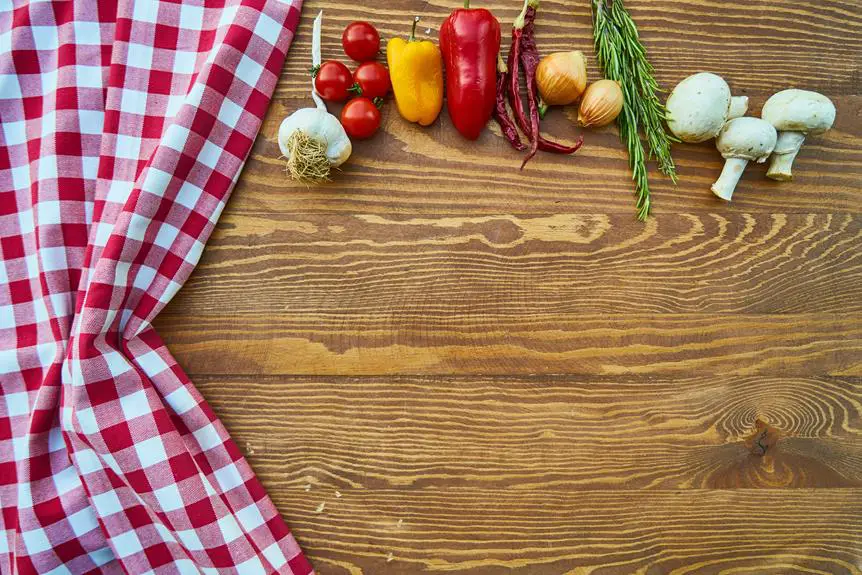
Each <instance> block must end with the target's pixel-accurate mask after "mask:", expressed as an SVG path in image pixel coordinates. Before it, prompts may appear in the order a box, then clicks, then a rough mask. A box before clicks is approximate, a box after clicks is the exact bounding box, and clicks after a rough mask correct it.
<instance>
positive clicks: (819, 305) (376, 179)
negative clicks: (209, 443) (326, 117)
mask: <svg viewBox="0 0 862 575" xmlns="http://www.w3.org/2000/svg"><path fill="white" fill-rule="evenodd" d="M473 1H474V3H476V2H477V0H473ZM456 4H457V5H460V2H452V1H443V0H432V1H424V0H422V1H420V0H391V1H389V2H385V3H371V2H346V1H336V2H323V1H322V0H307V1H306V5H305V7H304V9H303V15H302V19H301V22H300V27H299V31H298V35H297V37H296V40H295V42H294V45H293V47H292V48H291V51H290V54H289V56H288V59H287V62H286V64H285V67H284V71H283V73H282V75H281V78H280V81H279V83H278V86H277V88H276V93H275V97H274V99H273V103H272V106H271V107H270V110H269V113H268V115H267V117H266V119H265V121H264V125H263V128H262V130H261V133H260V136H259V137H258V139H257V141H256V143H255V146H254V148H253V150H252V154H251V156H250V157H249V160H248V162H247V164H246V168H245V170H244V172H243V174H242V175H241V177H240V179H239V182H238V185H237V187H236V189H235V191H234V194H233V197H232V199H231V201H230V203H229V204H228V206H227V208H226V209H225V212H224V214H223V216H222V219H221V221H220V222H219V224H218V225H217V228H216V230H215V232H214V234H213V236H212V238H211V240H210V243H209V245H208V247H207V249H206V251H205V252H204V256H203V258H202V260H201V263H200V265H199V266H198V268H197V270H196V271H195V273H194V274H193V275H192V277H191V278H190V280H189V281H188V282H187V284H186V285H185V287H184V288H183V290H181V291H180V293H179V294H178V296H177V297H176V298H175V300H174V301H173V302H172V303H171V304H170V305H169V306H168V307H167V308H166V309H165V310H164V312H163V313H162V314H161V315H160V317H159V318H158V321H157V327H158V329H159V331H160V333H161V335H162V336H163V337H164V339H165V340H166V342H167V343H168V345H169V346H170V348H171V350H172V351H173V352H174V354H175V355H176V357H177V359H178V360H179V362H180V364H181V365H182V366H183V367H184V368H185V369H186V370H187V371H188V373H189V374H190V375H191V376H192V379H193V380H194V381H195V382H196V385H197V386H198V388H199V389H200V390H201V392H202V393H203V394H204V396H205V397H206V398H207V399H208V400H209V402H210V403H211V405H212V407H213V409H214V410H215V412H216V413H218V414H219V415H220V417H221V418H222V420H223V421H224V423H225V425H226V426H227V428H228V429H229V431H230V432H231V434H232V436H233V437H234V439H235V440H236V442H237V444H238V445H239V446H240V448H241V449H242V450H243V452H244V453H245V454H246V456H247V458H248V460H249V462H250V463H251V464H252V466H253V467H254V468H255V470H256V471H257V473H258V475H259V477H260V478H261V480H262V481H263V483H264V485H265V486H266V488H267V490H268V492H269V494H270V495H271V497H272V499H273V500H274V502H275V503H276V505H277V506H278V508H279V510H280V511H281V512H282V513H283V515H284V516H285V518H286V519H287V520H288V522H289V523H290V524H291V526H292V528H293V530H294V533H295V534H296V537H297V539H298V540H299V542H300V544H301V545H302V546H303V548H304V549H305V550H306V552H307V553H308V555H309V558H310V559H311V561H312V562H313V563H314V565H315V568H316V570H317V572H318V573H319V574H320V575H330V574H332V575H341V574H351V575H378V574H383V575H388V574H410V575H413V574H421V573H439V572H447V573H466V574H469V575H497V574H501V575H502V574H512V573H517V574H519V575H522V574H523V575H560V574H568V575H612V574H613V575H616V574H630V573H637V574H641V575H665V574H674V575H682V574H686V575H689V574H691V575H693V574H697V575H702V574H703V575H705V574H727V575H730V574H734V575H739V574H751V575H777V574H781V575H786V574H797V573H807V574H815V573H816V574H820V575H824V574H836V573H837V574H862V519H860V518H862V266H860V261H862V260H860V258H862V241H860V239H862V237H860V236H862V225H860V223H862V219H860V218H862V2H860V1H859V0H823V1H821V0H797V1H794V0H770V1H769V2H766V1H762V0H756V1H753V2H741V3H730V2H719V1H717V0H627V1H626V6H627V7H628V8H629V9H630V11H631V13H632V15H633V17H634V19H635V20H636V22H637V23H638V25H639V28H640V32H641V36H642V38H643V40H644V43H645V44H646V46H647V48H648V50H649V54H650V58H651V61H652V62H653V63H654V65H655V68H656V73H657V78H658V80H659V82H660V84H661V85H662V86H663V87H664V88H666V89H669V88H671V87H672V86H673V85H674V84H675V83H676V82H678V81H679V80H680V79H682V78H683V77H685V76H687V75H689V74H691V73H694V72H697V71H702V70H709V71H712V72H715V73H718V74H720V75H722V76H723V77H725V78H726V79H727V81H728V82H729V84H730V85H731V87H732V89H733V91H734V93H735V94H744V95H748V96H749V97H750V99H751V107H750V113H751V114H754V115H757V114H759V112H760V108H761V106H762V105H763V103H764V102H765V101H766V99H767V98H768V97H769V96H770V95H771V94H772V93H774V92H775V91H777V90H779V89H783V88H787V87H799V88H807V89H812V90H817V91H821V92H823V93H824V94H826V95H827V96H829V97H830V98H831V99H832V100H833V101H834V102H835V104H836V106H837V109H838V114H837V118H836V122H835V126H834V128H833V129H832V130H831V131H829V132H828V133H826V134H824V135H822V136H816V137H811V138H809V139H808V141H806V144H805V146H804V147H803V149H802V152H801V153H800V155H799V158H798V159H797V161H796V163H795V165H794V181H792V182H788V183H777V182H773V181H771V180H768V179H766V178H765V177H764V173H765V171H766V168H765V166H762V165H760V166H749V168H748V170H747V171H746V173H745V175H744V176H743V178H742V181H741V182H740V184H739V187H738V189H737V193H736V194H735V196H734V201H733V202H732V203H731V204H726V203H723V202H721V201H719V200H717V199H715V198H714V197H713V195H712V194H711V193H710V191H709V185H710V183H711V182H712V181H713V180H714V179H715V178H716V177H717V176H718V174H719V172H720V170H721V166H722V159H721V156H720V155H719V154H718V152H717V151H716V150H715V147H714V145H713V144H712V143H705V144H701V145H677V146H675V147H674V159H675V160H676V163H677V166H678V171H679V183H678V184H677V185H676V186H674V185H673V184H672V183H671V182H670V181H669V180H667V179H666V178H664V177H662V176H660V175H658V174H657V173H655V170H654V169H653V170H652V171H651V174H650V175H651V184H652V189H653V201H654V204H653V205H654V213H653V217H652V218H651V219H650V220H649V221H648V222H647V223H645V224H643V223H640V222H637V221H636V220H635V219H634V216H633V214H634V207H633V197H632V187H631V181H630V174H629V172H628V169H627V159H626V154H625V152H624V150H623V149H622V147H621V145H620V143H619V138H618V135H617V131H616V128H615V127H613V126H611V127H607V128H603V129H600V130H596V131H585V132H583V135H584V137H585V146H584V148H583V149H582V150H581V151H579V152H578V153H577V154H576V155H575V156H574V157H559V156H553V155H549V154H539V156H538V157H537V158H536V159H535V160H534V161H533V162H531V164H530V165H529V166H528V167H527V169H526V170H525V171H524V172H520V171H519V170H518V167H519V165H520V161H521V157H520V155H519V154H517V153H516V152H514V151H512V150H511V149H510V148H509V146H508V144H507V143H506V142H505V141H504V140H503V139H502V137H501V135H500V132H499V129H497V127H496V126H495V125H492V126H489V129H488V130H486V131H485V133H483V135H482V136H481V137H480V139H479V140H478V141H477V142H472V143H471V142H466V141H464V140H463V139H462V138H461V137H460V136H459V135H458V134H457V132H456V131H455V130H454V128H453V127H452V125H451V123H450V122H449V119H448V116H447V114H446V112H445V110H444V112H443V114H441V117H440V119H439V120H438V121H437V122H435V123H434V124H433V125H432V126H430V127H428V128H420V127H418V126H415V125H411V124H408V123H406V122H404V121H403V120H402V119H401V118H400V116H399V115H398V113H397V111H396V109H395V106H394V103H393V102H391V101H390V102H388V103H387V105H386V106H385V107H384V109H383V126H382V129H381V131H380V133H378V134H377V135H376V136H375V137H374V138H372V139H371V140H369V141H365V142H356V143H355V145H354V152H353V156H352V157H351V159H350V161H349V162H348V163H347V164H345V165H344V166H343V170H342V171H340V172H339V173H337V174H336V176H335V178H334V181H333V182H331V183H329V184H326V185H322V186H315V187H306V186H303V185H298V184H294V183H292V182H290V181H289V180H288V179H287V178H286V177H285V174H284V171H283V170H284V166H283V163H282V161H281V160H280V159H279V152H278V147H277V145H276V140H275V136H276V132H277V129H278V126H279V123H280V122H281V120H282V119H283V118H284V117H285V116H286V115H287V114H289V113H290V112H291V111H293V110H295V109H297V108H300V107H305V106H309V105H310V104H311V102H310V99H309V97H308V89H309V78H308V75H307V68H308V65H309V61H310V31H311V21H312V19H313V17H314V15H315V14H316V13H317V11H318V10H320V9H321V8H323V9H324V26H323V55H324V58H336V59H344V56H343V54H342V51H341V47H340V36H341V31H342V30H343V28H344V26H345V25H346V24H348V23H349V22H351V21H354V20H358V19H365V20H369V21H371V22H373V23H374V24H375V25H376V26H377V27H378V29H379V30H380V32H381V35H382V36H383V38H384V41H385V40H386V39H388V38H390V37H392V36H393V35H396V34H397V35H402V36H403V35H405V34H406V33H407V29H408V27H409V24H410V22H411V20H412V18H413V16H414V15H420V16H421V17H422V21H421V25H420V30H419V35H420V36H422V37H428V38H431V39H433V40H435V41H436V40H437V31H438V29H439V26H440V24H441V22H442V20H443V18H444V17H445V16H446V15H447V14H448V13H449V12H450V11H451V9H452V8H454V7H455V6H456ZM479 4H481V5H482V6H485V7H488V8H490V9H491V10H492V11H493V12H494V14H495V15H496V16H497V17H498V18H499V20H500V21H501V23H502V28H503V31H504V33H503V36H504V39H505V38H507V37H508V31H509V26H510V23H511V21H512V20H513V19H514V17H515V15H516V13H517V12H518V10H519V8H520V2H519V1H515V0H488V1H482V2H479ZM536 36H537V42H538V46H539V49H540V51H541V52H542V53H543V54H547V53H550V52H553V51H557V50H569V49H580V50H583V51H584V53H585V54H586V55H587V58H588V69H589V76H590V79H591V80H594V79H597V78H598V77H599V72H598V70H597V68H596V65H595V57H594V55H593V51H592V38H591V28H590V17H589V2H588V1H587V0H542V4H541V7H540V9H539V16H538V19H537V25H536ZM507 44H508V42H507V41H505V40H504V46H505V47H506V49H507V48H508V45H507ZM330 110H331V111H332V112H335V113H337V112H338V111H339V107H338V106H331V107H330ZM574 117H575V110H574V108H571V107H569V108H564V109H559V110H553V111H552V112H551V113H550V115H549V117H548V119H547V120H546V121H545V122H544V123H543V124H542V126H543V130H545V132H546V133H547V134H549V135H551V136H553V137H555V138H558V139H562V140H566V141H572V140H574V139H575V138H576V137H577V136H578V135H579V134H581V133H582V132H581V130H579V129H578V128H575V127H574V124H573V122H572V120H573V119H574Z"/></svg>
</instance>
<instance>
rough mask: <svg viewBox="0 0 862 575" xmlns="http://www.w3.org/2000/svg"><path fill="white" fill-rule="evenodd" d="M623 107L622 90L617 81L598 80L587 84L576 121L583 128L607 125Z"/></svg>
mask: <svg viewBox="0 0 862 575" xmlns="http://www.w3.org/2000/svg"><path fill="white" fill-rule="evenodd" d="M622 109H623V91H622V88H620V85H619V82H615V81H613V80H599V81H598V82H593V83H592V84H590V85H589V87H588V88H587V90H586V92H584V97H583V98H582V99H581V107H580V109H579V110H578V123H579V124H580V125H581V126H584V127H585V128H599V127H601V126H607V125H608V124H610V123H611V122H613V121H614V120H616V119H617V116H619V115H620V112H621V111H622Z"/></svg>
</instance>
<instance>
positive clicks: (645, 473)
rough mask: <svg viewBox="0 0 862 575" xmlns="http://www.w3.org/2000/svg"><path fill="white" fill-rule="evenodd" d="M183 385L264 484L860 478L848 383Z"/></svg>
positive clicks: (677, 485)
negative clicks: (769, 432)
mask: <svg viewBox="0 0 862 575" xmlns="http://www.w3.org/2000/svg"><path fill="white" fill-rule="evenodd" d="M196 383H197V385H198V388H199V389H200V390H201V392H202V393H203V394H204V395H205V396H206V397H208V398H210V401H211V403H212V406H213V409H215V411H216V412H217V413H219V415H220V416H221V417H222V420H223V421H224V423H225V425H226V426H227V427H228V429H229V430H230V432H231V435H232V437H233V438H234V439H235V440H236V441H237V442H238V444H239V445H240V448H242V449H244V450H245V452H246V453H249V454H250V457H251V458H252V461H253V463H254V466H255V469H256V471H257V472H258V474H260V475H261V476H262V477H264V478H266V481H267V484H268V485H269V486H270V488H271V489H274V490H276V491H281V490H284V489H289V488H298V487H303V486H305V485H310V486H312V487H313V489H314V490H315V491H319V490H321V489H323V490H330V491H331V490H332V489H342V490H344V489H351V488H357V489H359V488H361V489H391V488H399V489H427V488H447V487H449V488H463V487H478V488H483V489H502V488H512V489H517V490H526V491H534V492H545V491H548V490H553V489H566V490H580V489H605V490H609V489H611V490H612V489H631V488H648V489H706V488H734V487H746V488H778V487H857V488H858V487H862V385H860V380H858V379H836V378H774V377H716V376H713V377H705V376H700V377H688V378H685V377H683V378H670V379H668V378H660V379H654V378H584V377H574V376H550V377H548V376H544V377H536V376H534V377H495V378H452V377H397V378H381V377H374V378H345V377H334V378H321V377H305V378H296V377H292V378H285V377H265V378H248V377H246V378H243V377H237V378H225V377H204V378H201V377H198V378H197V379H196ZM285 398H289V399H285ZM757 420H761V421H764V422H768V423H769V425H771V426H772V427H773V428H775V429H776V430H777V431H778V433H779V439H778V442H777V443H775V444H774V445H772V446H770V447H769V448H768V449H767V450H766V451H765V453H763V454H762V456H760V455H755V454H753V453H752V451H751V449H750V448H749V447H748V446H747V445H746V439H747V438H748V437H749V436H750V435H751V434H752V431H753V430H754V429H755V423H756V421H757Z"/></svg>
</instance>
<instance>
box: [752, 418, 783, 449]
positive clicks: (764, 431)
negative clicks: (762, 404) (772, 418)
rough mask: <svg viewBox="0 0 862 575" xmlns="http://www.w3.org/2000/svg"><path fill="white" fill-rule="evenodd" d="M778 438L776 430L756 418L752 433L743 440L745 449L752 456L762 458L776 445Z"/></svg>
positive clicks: (778, 433)
mask: <svg viewBox="0 0 862 575" xmlns="http://www.w3.org/2000/svg"><path fill="white" fill-rule="evenodd" d="M780 437H781V434H780V432H779V431H778V430H777V429H775V428H774V427H772V426H771V425H769V424H768V423H766V422H765V421H763V420H762V419H760V418H758V419H757V420H756V421H755V422H754V431H753V432H752V434H751V435H749V436H748V437H747V438H746V440H745V447H747V448H748V450H749V451H750V452H751V453H752V455H757V456H759V457H762V456H764V455H766V452H767V451H769V450H770V449H772V448H773V447H774V446H775V444H776V443H778V440H779V438H780Z"/></svg>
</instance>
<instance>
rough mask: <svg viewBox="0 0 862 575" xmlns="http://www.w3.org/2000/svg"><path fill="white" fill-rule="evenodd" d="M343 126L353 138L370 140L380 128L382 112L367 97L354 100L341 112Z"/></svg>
mask: <svg viewBox="0 0 862 575" xmlns="http://www.w3.org/2000/svg"><path fill="white" fill-rule="evenodd" d="M341 125H342V126H344V131H345V132H347V135H348V136H350V137H351V138H357V139H359V140H363V139H365V138H370V137H371V136H373V135H374V132H376V131H377V128H379V127H380V110H378V109H377V106H375V105H374V102H372V101H371V100H369V99H368V98H366V97H365V96H360V97H359V98H353V99H352V100H350V101H349V102H347V103H346V104H345V105H344V108H342V110H341Z"/></svg>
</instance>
